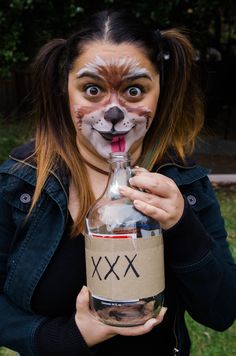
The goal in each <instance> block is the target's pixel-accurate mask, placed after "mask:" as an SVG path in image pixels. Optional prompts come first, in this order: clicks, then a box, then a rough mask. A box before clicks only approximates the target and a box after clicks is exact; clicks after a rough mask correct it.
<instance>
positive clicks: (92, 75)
mask: <svg viewBox="0 0 236 356" xmlns="http://www.w3.org/2000/svg"><path fill="white" fill-rule="evenodd" d="M85 77H89V78H93V79H97V80H103V78H102V77H101V76H100V75H98V74H95V73H93V72H90V71H88V70H85V71H83V70H82V71H79V72H78V73H77V74H76V79H81V78H85ZM140 78H145V79H148V80H150V81H152V78H151V76H150V75H148V74H147V73H140V74H128V75H126V76H124V77H123V79H124V80H129V81H135V80H137V79H140Z"/></svg>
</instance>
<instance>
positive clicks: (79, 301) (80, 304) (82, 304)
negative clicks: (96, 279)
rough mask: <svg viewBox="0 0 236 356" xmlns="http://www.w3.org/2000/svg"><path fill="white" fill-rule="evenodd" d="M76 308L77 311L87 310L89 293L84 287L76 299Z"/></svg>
mask: <svg viewBox="0 0 236 356" xmlns="http://www.w3.org/2000/svg"><path fill="white" fill-rule="evenodd" d="M76 308H77V309H80V310H81V309H84V310H88V309H89V291H88V288H87V287H86V286H83V287H82V288H81V290H80V292H79V294H78V296H77V298H76Z"/></svg>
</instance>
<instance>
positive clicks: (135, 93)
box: [126, 87, 143, 98]
mask: <svg viewBox="0 0 236 356" xmlns="http://www.w3.org/2000/svg"><path fill="white" fill-rule="evenodd" d="M126 93H127V95H128V96H130V97H133V98H136V97H139V96H141V95H142V93H143V91H142V90H141V88H139V87H129V88H128V89H127V90H126Z"/></svg>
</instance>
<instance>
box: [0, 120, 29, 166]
mask: <svg viewBox="0 0 236 356" xmlns="http://www.w3.org/2000/svg"><path fill="white" fill-rule="evenodd" d="M32 132H33V125H32V122H31V121H30V120H20V121H18V122H14V121H13V120H6V119H5V120H3V119H2V118H1V117H0V163H1V162H2V161H3V160H4V159H6V158H7V157H8V155H9V153H10V151H11V150H12V148H14V147H16V146H18V145H20V144H21V143H22V142H26V140H27V139H28V138H30V137H31V135H32Z"/></svg>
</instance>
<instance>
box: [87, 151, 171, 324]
mask: <svg viewBox="0 0 236 356" xmlns="http://www.w3.org/2000/svg"><path fill="white" fill-rule="evenodd" d="M109 163H110V177H109V180H108V184H107V187H106V189H105V191H104V193H103V195H102V196H101V197H100V198H99V199H98V200H97V201H96V202H95V204H94V205H93V206H92V207H91V209H90V210H89V212H88V214H87V218H86V221H85V230H86V233H85V236H86V239H85V246H86V273H87V285H88V289H89V292H90V307H91V309H92V311H93V313H94V314H95V315H96V317H97V318H99V320H101V321H103V322H104V323H106V324H109V325H115V326H135V325H141V324H144V323H145V322H146V321H147V320H148V319H150V318H152V317H155V316H157V315H158V313H159V311H160V309H161V307H162V305H163V300H164V287H165V281H164V257H163V239H162V232H161V228H160V225H159V223H158V222H157V221H155V220H153V219H152V218H150V217H148V216H146V215H144V214H142V213H141V212H139V211H138V210H137V209H135V207H134V205H133V202H132V201H131V200H130V199H127V198H126V197H124V196H122V195H121V194H120V191H119V187H120V186H124V185H129V178H130V177H131V176H132V170H131V166H130V159H129V156H128V154H127V153H124V152H113V153H111V155H110V159H109Z"/></svg>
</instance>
